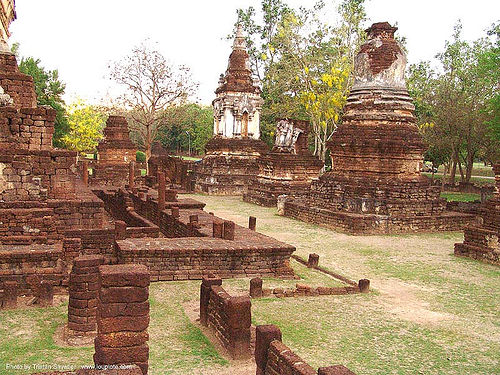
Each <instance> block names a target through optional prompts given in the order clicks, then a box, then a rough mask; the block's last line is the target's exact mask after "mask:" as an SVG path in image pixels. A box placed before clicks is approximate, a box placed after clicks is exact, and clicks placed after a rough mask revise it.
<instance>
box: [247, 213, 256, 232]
mask: <svg viewBox="0 0 500 375" xmlns="http://www.w3.org/2000/svg"><path fill="white" fill-rule="evenodd" d="M256 227H257V218H256V217H253V216H250V217H249V218H248V228H250V229H251V230H255V228H256Z"/></svg>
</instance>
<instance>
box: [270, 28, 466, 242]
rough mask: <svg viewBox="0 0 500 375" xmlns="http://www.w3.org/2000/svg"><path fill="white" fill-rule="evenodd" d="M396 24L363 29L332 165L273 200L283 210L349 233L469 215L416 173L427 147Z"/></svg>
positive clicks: (455, 222) (428, 225)
mask: <svg viewBox="0 0 500 375" xmlns="http://www.w3.org/2000/svg"><path fill="white" fill-rule="evenodd" d="M396 29H397V28H395V27H391V25H389V24H388V23H387V22H383V23H375V24H373V25H372V26H371V27H370V28H369V29H368V30H367V33H368V40H367V41H366V42H365V43H364V44H363V45H362V46H361V50H360V52H359V53H358V55H357V57H356V60H355V72H354V74H355V82H354V85H353V88H352V90H351V93H350V95H349V97H348V99H347V104H346V106H345V109H344V111H345V112H344V116H343V122H342V124H341V125H340V126H339V128H338V130H337V132H336V133H335V137H333V138H332V140H331V141H330V142H329V144H328V148H329V150H330V155H331V158H332V170H331V171H329V172H327V173H325V174H323V175H322V176H321V177H320V178H319V179H318V180H315V181H313V183H312V186H311V189H310V190H309V191H308V192H307V193H306V194H303V195H302V196H300V197H299V196H297V197H287V198H285V199H283V200H282V201H281V202H279V203H278V205H279V206H280V207H279V210H280V212H281V213H282V214H284V215H285V216H289V217H293V218H296V219H300V220H303V221H306V222H311V223H316V224H319V225H322V226H325V227H328V228H332V229H336V230H340V231H344V232H349V233H355V234H361V233H362V234H376V233H402V232H420V231H441V230H458V229H461V228H462V227H463V226H464V225H466V224H469V223H471V222H472V221H473V220H474V217H473V216H472V215H468V214H462V213H456V212H449V211H446V210H445V208H446V202H445V200H444V199H441V198H440V188H439V186H435V185H432V184H431V180H430V179H429V178H427V177H425V176H423V175H421V165H422V163H423V152H424V150H425V146H424V143H423V141H422V139H421V137H420V135H419V133H418V128H417V126H416V120H415V117H414V115H413V111H414V109H415V107H414V105H413V103H412V99H411V97H410V96H409V95H408V90H407V89H406V83H405V78H404V71H405V66H406V57H405V54H404V52H403V51H402V50H401V48H400V46H399V44H398V42H397V41H396V40H395V39H394V32H395V31H396Z"/></svg>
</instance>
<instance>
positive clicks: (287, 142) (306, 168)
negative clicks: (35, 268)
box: [243, 119, 323, 207]
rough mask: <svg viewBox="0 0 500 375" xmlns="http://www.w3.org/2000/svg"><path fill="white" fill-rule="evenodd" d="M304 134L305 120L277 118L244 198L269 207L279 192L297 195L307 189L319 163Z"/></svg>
mask: <svg viewBox="0 0 500 375" xmlns="http://www.w3.org/2000/svg"><path fill="white" fill-rule="evenodd" d="M308 135H309V123H308V122H307V121H300V120H291V119H282V120H279V121H278V124H277V126H276V139H275V143H274V147H273V149H272V151H271V152H270V153H267V154H265V155H262V156H261V157H260V158H259V160H258V165H259V174H258V176H257V181H256V182H255V183H253V184H251V185H250V186H249V187H248V192H247V193H246V194H245V195H243V200H244V201H246V202H251V203H256V204H259V205H261V206H269V207H271V206H276V203H277V200H278V197H279V196H280V195H283V194H286V195H288V196H295V195H298V196H300V195H301V194H304V193H305V192H306V191H308V190H309V188H310V186H311V181H312V180H313V179H315V178H318V176H319V172H320V170H321V168H322V167H323V162H322V161H321V160H319V159H318V158H316V157H314V156H313V155H312V153H311V152H310V151H309V148H308V141H307V138H308Z"/></svg>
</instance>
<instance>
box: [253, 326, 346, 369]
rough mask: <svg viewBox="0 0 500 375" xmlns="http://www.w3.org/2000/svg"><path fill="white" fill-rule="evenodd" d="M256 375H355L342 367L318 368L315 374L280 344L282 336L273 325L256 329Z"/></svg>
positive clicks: (301, 360)
mask: <svg viewBox="0 0 500 375" xmlns="http://www.w3.org/2000/svg"><path fill="white" fill-rule="evenodd" d="M255 363H256V364H257V371H256V375H288V374H293V375H316V374H317V375H355V373H354V372H352V371H351V370H349V369H348V368H347V367H345V366H342V365H335V366H329V367H320V368H319V369H318V371H317V372H316V371H315V370H314V369H313V368H312V367H311V366H310V365H309V364H307V363H306V362H305V361H304V360H303V359H302V358H300V357H299V356H298V355H297V354H295V353H294V352H293V351H292V350H290V348H289V347H287V346H286V345H285V344H283V342H282V334H281V331H280V329H279V327H277V326H275V325H262V326H257V328H256V338H255Z"/></svg>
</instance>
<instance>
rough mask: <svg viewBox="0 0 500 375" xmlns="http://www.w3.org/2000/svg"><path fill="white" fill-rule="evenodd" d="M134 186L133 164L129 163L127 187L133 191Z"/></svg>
mask: <svg viewBox="0 0 500 375" xmlns="http://www.w3.org/2000/svg"><path fill="white" fill-rule="evenodd" d="M134 186H135V162H133V161H131V162H130V163H129V165H128V187H129V189H134Z"/></svg>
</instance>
